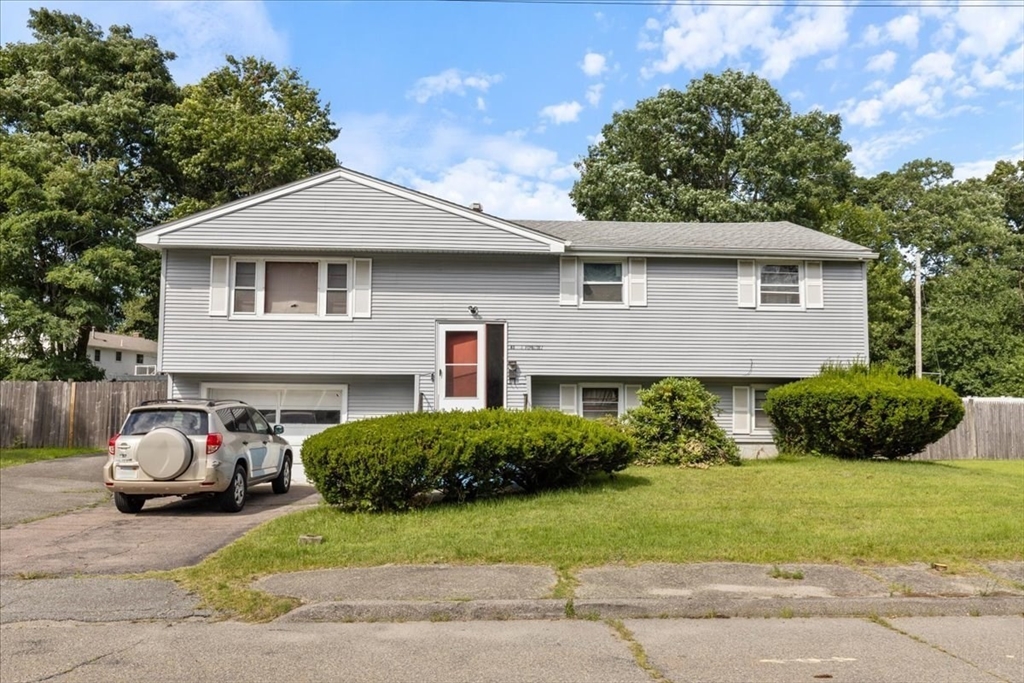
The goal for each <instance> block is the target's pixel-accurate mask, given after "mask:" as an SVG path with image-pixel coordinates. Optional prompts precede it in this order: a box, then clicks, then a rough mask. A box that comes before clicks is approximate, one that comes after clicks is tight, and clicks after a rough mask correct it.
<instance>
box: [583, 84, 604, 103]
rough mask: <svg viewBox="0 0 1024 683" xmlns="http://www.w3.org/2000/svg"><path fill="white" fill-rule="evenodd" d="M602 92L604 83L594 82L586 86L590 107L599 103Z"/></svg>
mask: <svg viewBox="0 0 1024 683" xmlns="http://www.w3.org/2000/svg"><path fill="white" fill-rule="evenodd" d="M603 93H604V83H595V84H594V85H592V86H590V87H589V88H587V102H589V103H590V106H591V107H596V106H597V105H599V104H601V95H602V94H603Z"/></svg>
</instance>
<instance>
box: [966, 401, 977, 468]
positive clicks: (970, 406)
mask: <svg viewBox="0 0 1024 683" xmlns="http://www.w3.org/2000/svg"><path fill="white" fill-rule="evenodd" d="M974 408H975V405H974V397H971V398H968V399H967V420H968V425H967V426H968V427H969V428H970V430H971V431H970V433H969V436H970V440H971V441H970V443H971V459H972V460H977V459H978V421H977V420H976V419H975V418H976V417H977V416H976V415H975V414H974Z"/></svg>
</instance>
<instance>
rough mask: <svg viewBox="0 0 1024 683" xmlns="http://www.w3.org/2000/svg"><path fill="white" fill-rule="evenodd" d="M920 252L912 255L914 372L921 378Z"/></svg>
mask: <svg viewBox="0 0 1024 683" xmlns="http://www.w3.org/2000/svg"><path fill="white" fill-rule="evenodd" d="M921 370H922V368H921V254H915V255H914V372H915V373H916V376H917V378H918V379H921Z"/></svg>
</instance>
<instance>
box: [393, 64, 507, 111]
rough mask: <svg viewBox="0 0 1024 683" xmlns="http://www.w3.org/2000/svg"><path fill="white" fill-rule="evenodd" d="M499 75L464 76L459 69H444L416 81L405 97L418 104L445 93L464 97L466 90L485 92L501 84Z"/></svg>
mask: <svg viewBox="0 0 1024 683" xmlns="http://www.w3.org/2000/svg"><path fill="white" fill-rule="evenodd" d="M501 78H502V77H501V74H474V75H471V74H466V73H464V72H462V71H460V70H459V69H446V70H444V71H442V72H441V73H439V74H434V75H433V76H424V77H423V78H420V79H418V80H417V81H416V83H415V84H414V85H413V87H412V88H411V89H410V90H409V92H407V93H406V95H405V96H406V97H408V98H410V99H414V100H416V101H417V102H419V103H420V104H424V103H425V102H428V101H429V100H430V99H432V98H434V97H439V96H441V95H444V94H446V93H455V94H456V95H465V94H466V90H467V89H471V90H479V91H480V92H487V91H488V90H489V89H490V87H491V86H492V85H494V84H495V83H500V82H501Z"/></svg>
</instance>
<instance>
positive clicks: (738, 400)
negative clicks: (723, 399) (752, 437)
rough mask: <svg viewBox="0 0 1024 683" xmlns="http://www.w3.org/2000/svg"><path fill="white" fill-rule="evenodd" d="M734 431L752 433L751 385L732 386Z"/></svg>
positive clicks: (736, 432) (734, 432)
mask: <svg viewBox="0 0 1024 683" xmlns="http://www.w3.org/2000/svg"><path fill="white" fill-rule="evenodd" d="M732 433H733V434H749V433H750V387H733V388H732Z"/></svg>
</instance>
